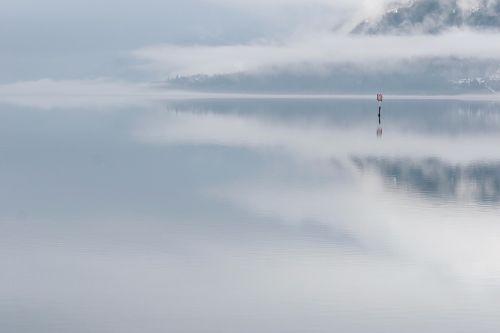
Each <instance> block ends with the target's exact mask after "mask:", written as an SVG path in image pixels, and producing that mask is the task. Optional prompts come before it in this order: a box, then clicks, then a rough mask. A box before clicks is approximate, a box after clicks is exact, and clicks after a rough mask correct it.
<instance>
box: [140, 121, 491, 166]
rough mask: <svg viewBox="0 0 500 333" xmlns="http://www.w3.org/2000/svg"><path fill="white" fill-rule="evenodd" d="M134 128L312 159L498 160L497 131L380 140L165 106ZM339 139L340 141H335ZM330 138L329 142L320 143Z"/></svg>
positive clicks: (183, 140)
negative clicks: (165, 109)
mask: <svg viewBox="0 0 500 333" xmlns="http://www.w3.org/2000/svg"><path fill="white" fill-rule="evenodd" d="M162 117H164V118H161V117H160V119H157V118H154V119H151V120H149V121H146V122H145V123H144V124H142V126H141V127H139V128H138V129H137V132H136V135H137V137H138V139H140V140H142V141H145V142H150V143H157V144H194V145H204V144H208V145H221V146H229V147H246V148H249V149H254V150H257V151H265V150H278V151H285V152H288V153H291V154H292V155H293V156H298V157H299V158H300V159H307V160H314V159H324V160H328V159H330V158H338V159H340V160H344V161H346V160H349V159H350V158H351V156H374V155H375V156H381V157H388V158H400V157H408V158H416V159H419V158H423V159H426V158H429V157H435V158H439V159H441V160H443V161H447V162H450V163H470V162H474V161H496V160H500V151H499V150H498V144H497V142H498V140H499V139H500V137H499V136H500V135H499V134H496V133H488V134H484V135H478V134H477V133H474V134H470V135H465V134H464V135H461V136H458V137H457V136H451V135H446V134H437V133H436V134H433V135H428V134H423V133H415V132H408V131H403V130H400V131H398V130H397V129H392V131H391V132H390V134H387V133H386V134H385V135H386V137H385V140H384V142H383V144H382V143H381V142H380V141H378V140H377V139H376V137H375V129H376V128H374V127H372V126H366V125H358V126H356V127H355V128H349V127H333V128H332V127H327V126H324V125H321V124H315V125H311V124H310V125H308V126H303V125H302V124H294V125H291V124H280V123H273V122H266V121H263V120H260V119H258V118H256V117H251V116H236V115H221V114H213V113H208V114H203V115H200V114H194V113H179V114H176V113H173V112H166V113H164V114H163V115H162ZM340 142H342V144H339V143H340ZM324 143H330V144H324Z"/></svg>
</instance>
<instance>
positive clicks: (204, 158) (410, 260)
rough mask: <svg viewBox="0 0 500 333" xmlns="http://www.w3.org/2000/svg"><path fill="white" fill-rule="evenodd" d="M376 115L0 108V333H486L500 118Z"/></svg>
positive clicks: (451, 110)
mask: <svg viewBox="0 0 500 333" xmlns="http://www.w3.org/2000/svg"><path fill="white" fill-rule="evenodd" d="M386 103H387V104H386V105H387V108H386V109H384V111H386V110H390V114H389V112H388V113H386V114H388V115H390V116H387V117H384V119H381V118H379V120H380V123H379V125H380V126H382V120H383V121H384V125H386V124H388V126H390V129H391V131H390V132H391V133H390V136H391V138H390V139H391V140H383V141H381V140H377V138H375V137H374V136H373V125H374V119H373V118H374V114H373V112H374V110H373V103H369V102H367V101H318V100H311V101H303V100H290V101H287V100H279V101H277V100H266V101H263V100H257V101H255V100H223V101H222V100H213V99H212V100H196V101H188V100H184V101H160V102H158V101H155V102H151V103H149V104H148V105H147V106H143V107H140V108H137V104H134V107H130V108H125V107H123V106H120V107H118V108H116V109H115V108H110V109H108V110H107V112H98V113H96V112H93V111H94V110H92V109H85V107H79V108H78V109H77V110H73V109H60V108H58V109H50V112H48V111H44V110H40V109H37V108H35V107H33V106H30V107H26V106H23V107H19V106H17V107H16V106H13V105H3V106H1V107H0V135H1V136H2V137H1V139H2V140H0V154H1V155H0V156H1V160H0V183H1V184H2V186H1V187H0V198H1V200H0V231H1V233H0V260H1V262H2V264H3V267H4V270H3V274H2V275H1V276H0V325H1V327H4V328H5V329H6V330H8V331H15V332H33V331H37V332H68V331H76V332H116V331H119V332H137V331H141V332H158V331H172V332H200V331H201V332H203V331H214V332H240V331H241V332H255V331H259V332H276V331H286V332H289V331H305V332H309V331H313V332H331V331H339V332H369V331H374V330H375V331H383V332H402V331H404V332H422V331H426V332H427V331H430V332H457V331H491V332H494V331H497V330H498V329H500V319H499V317H498V308H499V307H500V301H499V299H500V298H499V297H498V295H499V292H500V260H498V259H499V258H498V253H500V224H498V216H499V213H500V150H499V149H498V141H499V139H500V122H499V121H497V119H500V117H499V114H500V111H499V109H498V107H496V106H495V105H492V104H480V103H473V104H467V103H457V102H447V103H444V102H431V101H428V102H422V101H405V102H402V101H401V102H391V101H387V102H386ZM44 108H47V105H44ZM68 111H69V112H68ZM360 318H361V319H362V320H360Z"/></svg>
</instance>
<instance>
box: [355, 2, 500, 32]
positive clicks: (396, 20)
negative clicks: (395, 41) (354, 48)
mask: <svg viewBox="0 0 500 333" xmlns="http://www.w3.org/2000/svg"><path fill="white" fill-rule="evenodd" d="M462 3H463V1H458V0H414V1H408V2H394V3H392V4H390V5H389V6H388V7H387V8H386V11H385V13H384V14H383V15H382V16H380V17H378V18H377V19H375V20H372V21H369V20H365V21H363V22H361V23H360V24H359V25H357V26H356V27H355V28H354V30H353V31H352V32H353V33H355V34H412V33H428V34H436V33H440V32H443V31H445V30H448V29H451V28H464V27H465V28H470V29H495V30H500V0H479V1H476V2H474V3H473V4H470V2H469V5H467V6H466V5H463V4H462Z"/></svg>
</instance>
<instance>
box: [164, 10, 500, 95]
mask: <svg viewBox="0 0 500 333" xmlns="http://www.w3.org/2000/svg"><path fill="white" fill-rule="evenodd" d="M346 22H349V19H346ZM342 31H344V32H342ZM330 33H331V35H332V37H331V39H332V40H331V41H330V42H327V43H330V45H327V46H325V48H327V47H331V44H333V43H335V42H336V40H335V38H336V37H337V36H341V38H350V39H352V40H354V41H357V40H358V39H359V38H361V39H360V42H359V45H360V46H361V47H362V45H363V43H362V41H363V38H367V39H370V38H373V39H374V40H377V39H381V40H384V39H387V40H389V41H390V38H399V40H395V41H394V42H393V43H392V44H391V42H389V41H388V42H386V43H381V44H380V46H377V44H376V43H375V42H374V44H373V45H369V46H366V48H363V49H358V48H360V47H352V48H353V49H352V50H349V51H347V53H349V52H351V53H352V54H354V55H356V54H366V60H365V61H364V63H361V64H360V63H359V62H355V61H349V60H346V59H341V60H337V61H335V60H333V59H332V61H328V59H326V60H322V61H323V62H322V63H321V64H319V65H318V64H315V63H314V61H308V60H307V59H306V60H303V59H299V60H298V61H296V62H295V63H291V64H290V63H286V62H285V61H284V63H283V64H280V63H279V60H278V61H277V63H273V64H271V65H268V66H262V68H261V69H259V70H253V69H250V70H247V69H244V68H243V69H241V70H239V71H229V72H227V73H202V72H201V73H190V74H180V75H179V74H177V75H172V76H170V77H169V78H168V79H167V80H166V86H167V87H170V88H179V89H189V90H200V91H214V92H218V91H237V92H278V93H286V92H297V93H373V92H374V91H378V90H383V91H385V92H388V93H398V94H405V93H410V94H464V93H479V94H482V93H484V94H491V93H496V92H497V91H500V61H498V60H497V59H498V57H496V56H495V54H493V52H492V53H491V54H489V52H487V51H478V52H476V53H477V54H473V55H470V54H465V53H464V54H461V53H459V52H457V53H456V54H454V53H453V52H452V51H450V54H446V55H441V54H436V55H432V51H429V55H421V54H420V53H419V52H420V50H421V45H420V44H417V43H415V44H414V45H413V44H412V38H427V37H425V36H428V38H429V42H428V44H429V49H432V48H433V43H436V44H437V45H436V46H438V44H439V43H440V38H443V39H444V40H445V41H446V38H447V37H446V36H448V35H449V34H455V35H456V36H460V34H461V33H464V34H465V35H466V34H483V33H484V34H485V35H486V36H489V37H491V38H493V39H494V38H495V36H498V34H500V0H494V1H491V0H478V1H474V0H472V1H467V0H412V1H399V2H391V3H389V4H387V5H384V7H383V8H381V10H380V13H379V14H378V15H377V16H376V17H372V18H366V19H363V20H362V21H360V22H359V21H358V22H350V23H349V24H347V23H346V24H345V25H344V26H342V27H336V28H332V29H331V30H330ZM465 35H464V38H463V42H461V43H460V44H462V45H461V47H463V48H464V49H467V48H468V47H469V48H470V49H474V48H475V46H474V45H468V43H469V42H470V40H471V39H474V37H473V36H472V37H470V36H465ZM489 37H488V38H489ZM315 38H316V36H315V35H314V34H311V35H310V36H309V40H312V41H314V39H315ZM318 38H321V37H320V36H319V34H318ZM433 38H434V39H435V40H433ZM457 40H460V39H459V38H458V39H455V42H456V41H457ZM399 41H403V42H405V45H399V43H398V42H399ZM484 44H491V45H490V46H491V47H494V44H495V43H484ZM347 45H348V46H349V43H347ZM374 45H375V46H374ZM388 45H389V46H388ZM387 46H388V47H389V48H391V47H394V49H395V52H394V53H395V54H396V53H397V52H399V50H401V49H406V50H407V51H406V53H405V56H401V57H400V58H397V56H395V58H394V59H390V58H388V59H387V60H384V59H382V60H381V59H380V57H379V58H375V57H374V60H373V61H370V58H369V57H370V54H372V53H375V54H376V53H377V52H379V50H375V49H374V48H378V47H380V49H381V50H384V49H385V50H386V51H385V52H386V53H388V54H389V55H390V50H387ZM322 47H323V46H322ZM342 47H343V45H342V43H339V48H342ZM486 47H487V46H486ZM483 49H484V48H483ZM408 50H409V51H408ZM486 50H487V49H486ZM330 51H331V50H330ZM339 51H340V53H342V52H344V50H339ZM412 51H415V55H414V56H412V55H411V52H412ZM492 51H493V49H492ZM311 52H312V51H311ZM320 52H321V50H318V53H320ZM332 53H333V56H332V57H334V56H335V52H334V51H332ZM382 58H383V57H382ZM232 60H235V61H238V59H234V57H233V58H232ZM228 61H231V57H228Z"/></svg>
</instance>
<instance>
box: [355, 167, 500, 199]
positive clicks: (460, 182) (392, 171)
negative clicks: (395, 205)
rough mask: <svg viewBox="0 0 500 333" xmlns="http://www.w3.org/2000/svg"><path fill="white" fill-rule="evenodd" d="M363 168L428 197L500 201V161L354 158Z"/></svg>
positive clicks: (393, 183) (392, 183)
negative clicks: (461, 161)
mask: <svg viewBox="0 0 500 333" xmlns="http://www.w3.org/2000/svg"><path fill="white" fill-rule="evenodd" d="M353 161H354V163H355V164H356V165H357V166H358V167H359V168H360V170H362V171H368V170H370V169H372V170H376V171H378V172H379V173H380V174H381V175H382V176H383V177H384V178H385V179H386V181H387V182H386V184H388V186H395V187H397V188H400V189H405V190H409V191H416V192H417V193H419V194H422V195H423V196H427V197H429V199H432V200H436V199H439V198H442V199H445V200H461V201H471V200H472V201H476V202H478V203H482V204H489V205H496V204H498V203H499V202H500V163H499V162H495V163H493V162H492V163H482V162H472V163H470V164H469V163H468V164H465V165H456V164H450V163H446V162H443V161H440V160H439V159H435V158H429V159H423V160H411V159H387V158H385V159H384V158H376V157H365V158H353Z"/></svg>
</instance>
